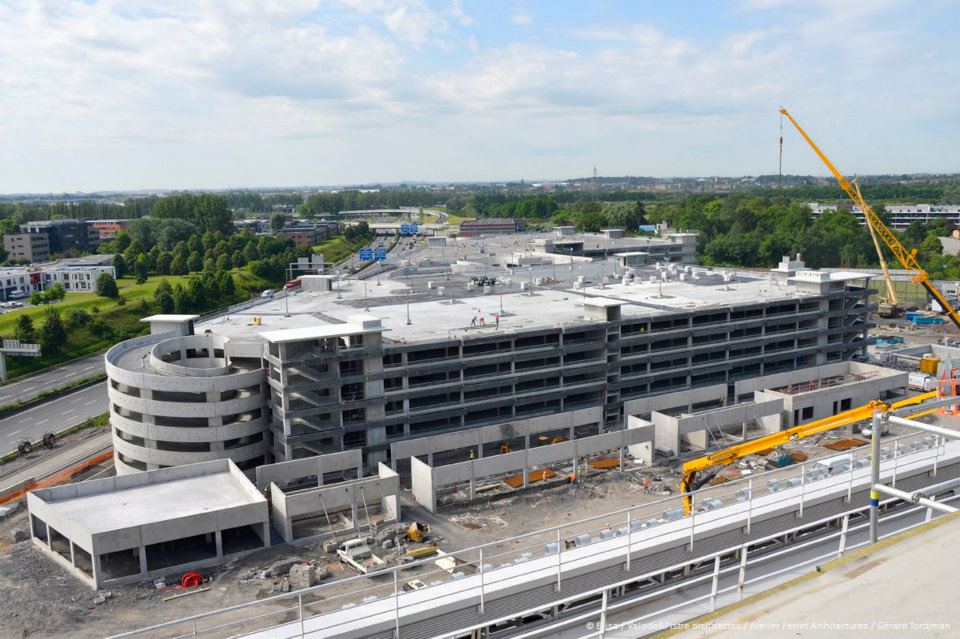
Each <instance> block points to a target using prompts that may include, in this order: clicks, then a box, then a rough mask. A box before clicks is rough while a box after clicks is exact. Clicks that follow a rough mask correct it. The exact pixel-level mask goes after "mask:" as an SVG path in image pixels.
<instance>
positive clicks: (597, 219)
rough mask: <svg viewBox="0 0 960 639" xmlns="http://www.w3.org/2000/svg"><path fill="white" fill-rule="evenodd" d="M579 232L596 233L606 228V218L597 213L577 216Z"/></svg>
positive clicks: (585, 213)
mask: <svg viewBox="0 0 960 639" xmlns="http://www.w3.org/2000/svg"><path fill="white" fill-rule="evenodd" d="M574 219H575V221H576V227H577V230H578V231H580V232H581V233H595V232H597V231H599V230H600V229H602V228H603V227H604V224H605V223H606V218H604V217H603V214H602V213H599V212H597V211H585V212H583V213H577V214H576V216H575V218H574Z"/></svg>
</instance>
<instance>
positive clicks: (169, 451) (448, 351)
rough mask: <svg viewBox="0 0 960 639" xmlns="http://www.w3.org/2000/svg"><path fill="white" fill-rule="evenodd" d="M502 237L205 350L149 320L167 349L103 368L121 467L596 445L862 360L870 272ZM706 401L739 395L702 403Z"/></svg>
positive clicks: (286, 302)
mask: <svg viewBox="0 0 960 639" xmlns="http://www.w3.org/2000/svg"><path fill="white" fill-rule="evenodd" d="M501 241H502V243H503V246H502V247H498V246H497V245H496V241H487V242H484V243H483V245H479V244H477V245H476V246H475V247H474V246H467V245H464V246H462V247H460V248H458V249H457V250H456V251H449V250H448V251H447V255H446V257H444V258H442V259H438V258H437V256H432V258H431V260H430V262H429V265H428V267H426V268H424V274H423V275H420V274H419V272H418V270H419V267H418V263H417V262H416V261H415V260H408V261H407V262H406V263H405V264H402V265H401V266H402V268H401V269H400V272H402V276H399V275H398V276H397V277H396V278H389V277H387V276H384V277H383V278H382V281H380V278H379V276H378V283H375V282H374V281H372V280H344V281H335V280H334V279H333V278H330V277H326V276H313V277H309V278H305V279H304V286H303V290H302V291H301V292H298V293H295V294H291V295H290V296H288V297H286V298H282V299H275V300H272V301H266V302H264V303H263V304H260V305H258V306H255V307H252V308H249V309H247V310H244V311H241V312H239V313H236V314H231V315H228V316H224V317H220V318H218V319H216V320H212V321H210V322H208V323H206V324H204V325H203V326H202V327H201V328H202V330H203V334H202V335H198V334H193V330H192V323H191V319H190V318H189V317H186V318H183V317H181V318H179V319H178V318H176V317H174V318H170V317H167V316H160V317H156V318H148V319H152V322H151V323H152V324H153V330H154V333H155V334H154V335H151V336H150V337H146V338H138V339H135V340H131V341H128V342H124V343H122V344H119V345H117V346H116V347H114V348H113V349H111V350H110V351H109V352H108V353H107V356H106V358H107V370H108V374H109V377H110V386H111V388H110V398H111V402H112V407H111V416H112V423H113V426H114V433H115V444H116V450H117V460H118V467H119V468H121V469H123V470H124V471H129V470H131V469H134V470H135V469H144V468H157V467H162V466H167V465H173V464H180V463H187V462H191V461H205V460H208V459H212V458H217V457H230V458H232V459H233V460H234V461H235V462H236V463H237V464H238V466H240V467H241V468H247V469H249V468H251V467H252V466H254V465H256V464H258V463H261V462H262V461H264V460H265V459H266V458H268V457H272V458H273V459H275V460H285V459H295V458H300V457H306V456H309V455H315V454H319V453H328V452H334V451H338V450H343V449H361V450H362V451H363V455H364V461H365V464H366V466H367V467H372V466H375V465H376V463H377V462H389V463H391V464H392V465H394V466H395V467H397V462H398V461H403V460H393V459H390V450H391V445H392V444H395V443H396V442H398V441H402V440H405V439H410V438H416V437H428V436H431V435H434V434H437V433H446V432H453V431H469V430H471V429H477V428H483V427H487V426H490V425H494V424H503V425H508V426H509V425H511V424H518V423H521V422H524V421H525V420H530V419H537V418H540V419H543V418H545V417H548V416H552V415H558V414H563V415H564V416H565V417H566V416H575V417H576V423H570V424H566V422H565V427H564V428H567V427H569V428H570V429H572V430H571V431H570V432H572V433H573V435H574V436H576V437H579V436H592V435H596V434H599V433H600V432H601V431H603V430H609V429H617V428H621V427H623V424H624V422H625V416H626V415H629V414H638V413H643V412H644V411H645V406H647V404H649V401H647V400H649V398H651V397H663V396H670V397H680V398H681V400H682V401H679V403H677V405H676V406H664V405H663V404H662V403H657V407H656V410H669V409H676V410H699V409H704V408H710V407H712V406H717V405H722V404H723V403H725V402H726V401H737V399H738V398H736V396H735V382H737V381H738V380H743V379H748V378H752V377H759V376H764V375H771V374H774V373H778V372H783V371H791V370H796V369H800V368H809V367H813V366H818V365H820V364H825V363H830V362H841V361H846V360H851V359H856V358H858V357H862V356H863V355H865V348H866V340H865V334H866V331H867V329H868V326H869V322H868V313H869V311H870V309H871V307H870V304H869V296H870V294H871V293H872V289H870V286H869V276H865V275H863V274H859V273H844V272H840V273H830V274H827V273H822V272H818V271H807V270H803V269H802V264H798V263H794V262H791V263H789V265H788V267H785V270H784V269H782V270H781V272H778V273H776V274H775V275H776V277H765V276H759V275H758V276H745V275H738V276H736V277H733V276H731V274H728V273H719V272H714V271H710V270H708V269H702V268H697V267H689V266H688V267H685V266H682V265H676V264H669V265H667V264H663V265H657V266H655V267H654V266H637V267H626V268H625V267H623V266H622V265H621V264H620V262H619V261H617V260H615V259H603V260H595V261H589V260H587V259H584V260H583V261H582V262H580V263H572V262H563V263H561V264H560V265H557V264H551V263H549V262H546V263H542V264H537V265H535V266H530V267H524V268H518V267H507V266H506V264H507V263H509V261H510V258H511V256H512V254H513V252H514V245H513V241H514V240H512V239H511V240H509V241H508V240H501ZM481 250H482V252H481ZM451 253H453V254H451ZM478 278H479V279H478ZM708 387H710V388H712V389H714V390H715V389H716V388H718V387H723V388H725V389H726V392H721V393H719V396H718V394H717V393H716V392H711V393H708V395H709V398H708V399H705V400H703V401H701V400H699V399H697V397H698V392H697V389H703V388H708ZM567 421H569V420H567ZM494 446H495V445H494ZM494 452H496V451H495V450H491V451H484V450H479V451H476V453H477V454H479V455H481V456H482V455H484V454H485V453H486V454H491V453H494ZM403 468H404V467H403V466H402V465H400V466H399V468H398V469H399V470H401V471H403Z"/></svg>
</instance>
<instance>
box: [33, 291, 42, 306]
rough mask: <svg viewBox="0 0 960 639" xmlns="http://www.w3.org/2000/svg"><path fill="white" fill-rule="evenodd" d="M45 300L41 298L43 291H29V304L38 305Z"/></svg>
mask: <svg viewBox="0 0 960 639" xmlns="http://www.w3.org/2000/svg"><path fill="white" fill-rule="evenodd" d="M45 301H46V300H44V299H43V293H41V292H40V291H34V292H33V293H30V304H31V305H33V306H40V305H41V304H43V303H44V302H45Z"/></svg>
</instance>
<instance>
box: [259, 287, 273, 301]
mask: <svg viewBox="0 0 960 639" xmlns="http://www.w3.org/2000/svg"><path fill="white" fill-rule="evenodd" d="M274 292H275V291H274V290H273V289H272V288H268V289H267V290H265V291H264V292H263V293H260V297H261V299H265V300H269V299H272V298H273V294H274Z"/></svg>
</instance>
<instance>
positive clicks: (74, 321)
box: [67, 308, 90, 328]
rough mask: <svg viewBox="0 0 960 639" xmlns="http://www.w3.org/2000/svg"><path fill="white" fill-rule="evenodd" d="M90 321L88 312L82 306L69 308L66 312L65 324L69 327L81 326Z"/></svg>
mask: <svg viewBox="0 0 960 639" xmlns="http://www.w3.org/2000/svg"><path fill="white" fill-rule="evenodd" d="M89 323H90V313H88V312H86V311H85V310H83V309H82V308H74V309H71V310H70V312H69V313H67V325H68V326H70V327H71V328H82V327H84V326H87V325H88V324H89Z"/></svg>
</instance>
